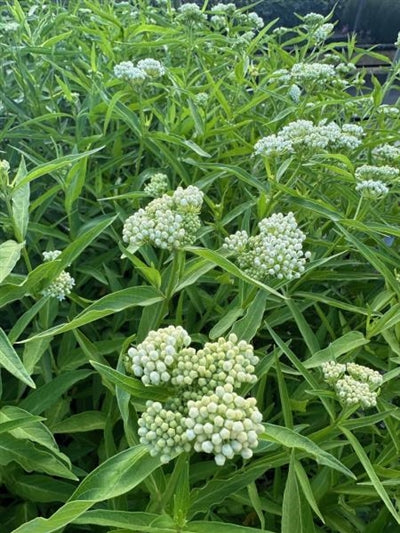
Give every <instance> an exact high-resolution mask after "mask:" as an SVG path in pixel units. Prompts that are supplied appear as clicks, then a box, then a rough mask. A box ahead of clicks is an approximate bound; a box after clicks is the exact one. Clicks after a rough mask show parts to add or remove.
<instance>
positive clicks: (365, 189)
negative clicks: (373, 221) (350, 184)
mask: <svg viewBox="0 0 400 533" xmlns="http://www.w3.org/2000/svg"><path fill="white" fill-rule="evenodd" d="M356 191H357V192H360V193H361V194H362V195H363V196H365V197H366V198H371V199H374V198H382V197H383V196H386V195H387V194H388V193H389V187H388V186H387V185H385V184H384V183H383V181H379V180H363V181H360V182H359V183H357V185H356Z"/></svg>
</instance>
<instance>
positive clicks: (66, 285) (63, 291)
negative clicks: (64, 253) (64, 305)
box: [42, 250, 75, 302]
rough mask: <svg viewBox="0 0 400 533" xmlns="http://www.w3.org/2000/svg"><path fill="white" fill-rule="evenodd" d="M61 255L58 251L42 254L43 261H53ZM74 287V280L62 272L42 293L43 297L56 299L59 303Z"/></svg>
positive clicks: (67, 273)
mask: <svg viewBox="0 0 400 533" xmlns="http://www.w3.org/2000/svg"><path fill="white" fill-rule="evenodd" d="M60 254H61V251H60V250H52V251H49V252H43V254H42V255H43V260H44V261H45V262H47V261H54V260H56V259H57V258H58V257H59V255H60ZM74 285H75V280H74V278H73V277H72V276H71V275H70V274H69V272H66V271H65V270H62V271H61V272H60V274H59V275H58V276H57V277H56V278H55V279H54V280H53V281H52V282H51V283H50V285H49V286H48V287H47V288H46V289H44V290H43V291H42V294H43V296H50V297H52V298H57V300H59V301H60V302H61V301H62V300H65V297H66V296H69V295H70V294H71V292H72V288H73V287H74Z"/></svg>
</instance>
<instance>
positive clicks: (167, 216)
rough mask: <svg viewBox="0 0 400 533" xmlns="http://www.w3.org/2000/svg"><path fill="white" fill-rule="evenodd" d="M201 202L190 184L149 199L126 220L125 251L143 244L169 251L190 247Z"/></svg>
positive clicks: (196, 191) (201, 195)
mask: <svg viewBox="0 0 400 533" xmlns="http://www.w3.org/2000/svg"><path fill="white" fill-rule="evenodd" d="M153 190H154V188H153ZM202 203H203V193H202V192H201V191H200V189H198V188H197V187H195V186H193V185H189V187H187V188H186V189H183V188H182V187H178V188H177V189H176V190H175V191H174V193H173V194H172V196H169V195H168V194H163V195H162V196H161V197H160V198H156V199H154V200H152V201H151V202H150V203H149V204H148V205H147V206H146V207H145V208H144V209H139V210H138V211H136V213H134V214H133V215H132V216H130V217H129V218H128V219H127V220H126V221H125V224H124V228H123V232H122V236H123V240H124V242H126V243H128V251H132V252H134V251H135V250H136V249H137V248H139V247H140V246H142V245H143V244H146V243H149V244H152V245H153V246H156V247H157V248H162V249H168V250H173V249H177V248H182V247H183V246H186V245H189V244H193V243H194V241H195V239H196V233H197V231H198V229H199V228H200V226H201V222H200V217H199V213H200V210H201V206H202Z"/></svg>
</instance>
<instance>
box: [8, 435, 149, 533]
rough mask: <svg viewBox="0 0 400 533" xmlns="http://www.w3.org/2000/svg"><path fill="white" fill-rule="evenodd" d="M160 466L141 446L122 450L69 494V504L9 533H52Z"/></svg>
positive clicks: (126, 488)
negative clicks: (48, 515)
mask: <svg viewBox="0 0 400 533" xmlns="http://www.w3.org/2000/svg"><path fill="white" fill-rule="evenodd" d="M159 465H160V462H159V459H158V458H155V457H150V455H149V454H148V452H147V449H146V448H145V447H144V446H141V445H139V446H134V447H133V448H129V449H127V450H124V451H122V452H120V453H118V454H117V455H114V456H113V457H111V458H110V459H107V461H105V462H104V463H102V464H101V465H100V466H98V467H97V468H96V469H95V470H93V472H91V473H90V474H89V475H88V476H87V477H86V478H85V479H84V480H83V481H82V483H81V484H80V485H79V486H78V488H77V489H76V490H75V492H74V493H73V494H72V496H71V499H70V501H68V502H67V503H66V504H65V505H63V506H62V507H61V508H60V509H58V511H56V512H55V513H54V514H53V515H51V516H50V517H49V518H34V519H33V520H30V521H29V522H26V523H25V524H23V525H21V526H20V527H18V528H17V529H15V530H14V531H13V532H12V533H52V532H53V531H57V530H58V529H60V528H62V527H64V526H66V525H68V524H70V523H71V522H73V521H74V520H76V519H77V518H78V517H79V516H81V515H82V514H83V513H84V512H85V511H87V510H88V509H90V507H92V506H93V505H94V504H95V503H96V502H101V501H104V500H108V499H110V498H116V497H117V496H120V495H121V494H125V493H127V492H129V491H131V490H132V489H133V488H134V487H136V486H137V485H138V484H139V483H141V482H142V481H143V480H144V479H146V478H147V477H148V476H149V475H150V474H151V473H152V472H153V470H155V469H156V468H157V467H158V466H159Z"/></svg>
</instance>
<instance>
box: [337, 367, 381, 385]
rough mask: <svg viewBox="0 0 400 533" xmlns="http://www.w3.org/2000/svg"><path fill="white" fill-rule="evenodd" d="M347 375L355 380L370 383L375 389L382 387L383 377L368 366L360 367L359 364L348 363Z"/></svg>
mask: <svg viewBox="0 0 400 533" xmlns="http://www.w3.org/2000/svg"><path fill="white" fill-rule="evenodd" d="M346 370H347V373H348V374H350V376H351V377H352V378H354V379H357V380H358V381H362V382H363V383H368V384H369V385H371V386H373V387H380V386H381V385H382V381H383V377H382V374H380V373H379V372H378V371H377V370H372V368H369V367H368V366H363V365H358V364H357V363H347V365H346Z"/></svg>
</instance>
